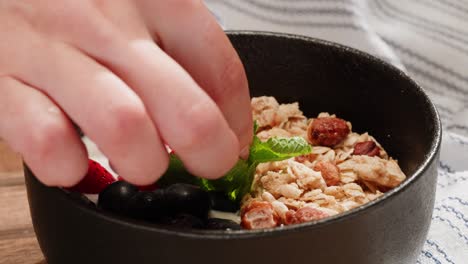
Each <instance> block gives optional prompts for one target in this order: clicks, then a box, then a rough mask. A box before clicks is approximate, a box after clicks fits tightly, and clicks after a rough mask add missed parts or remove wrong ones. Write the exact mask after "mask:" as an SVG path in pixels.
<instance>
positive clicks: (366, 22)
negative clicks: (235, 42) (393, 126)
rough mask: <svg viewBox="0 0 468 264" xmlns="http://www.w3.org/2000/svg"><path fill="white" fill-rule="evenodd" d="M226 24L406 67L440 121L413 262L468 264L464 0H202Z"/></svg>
mask: <svg viewBox="0 0 468 264" xmlns="http://www.w3.org/2000/svg"><path fill="white" fill-rule="evenodd" d="M206 3H207V5H208V7H209V8H210V9H211V10H212V11H213V12H214V13H215V14H216V15H217V16H218V18H219V19H220V20H221V23H222V24H223V25H224V27H225V28H226V29H249V30H267V31H277V32H286V33H295V34H301V35H308V36H313V37H317V38H322V39H327V40H331V41H335V42H338V43H342V44H345V45H348V46H352V47H354V48H357V49H360V50H363V51H366V52H369V53H372V54H374V55H376V56H378V57H380V58H383V59H384V60H387V61H389V62H391V63H393V64H394V65H396V66H398V67H400V68H401V69H404V70H405V71H406V72H407V73H408V74H409V75H410V76H412V77H413V78H414V79H415V80H416V81H417V82H419V84H421V85H422V86H423V87H424V89H425V90H426V91H427V93H428V94H429V95H430V96H431V98H432V99H433V101H434V103H435V104H436V106H437V108H438V110H439V113H440V115H441V117H442V120H443V121H442V122H443V126H444V136H443V145H442V153H441V162H440V166H439V181H438V189H437V198H436V205H435V209H434V214H433V222H432V226H431V230H430V232H429V236H428V238H427V241H426V244H425V245H424V248H423V250H422V252H421V255H420V257H419V259H418V261H417V263H422V264H426V263H452V264H453V263H457V264H458V263H459V264H466V263H468V0H206Z"/></svg>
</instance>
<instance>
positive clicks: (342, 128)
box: [307, 117, 350, 147]
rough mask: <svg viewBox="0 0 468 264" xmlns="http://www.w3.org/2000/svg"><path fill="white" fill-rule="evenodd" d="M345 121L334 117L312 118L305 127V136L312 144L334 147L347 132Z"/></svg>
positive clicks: (348, 130)
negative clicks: (306, 127)
mask: <svg viewBox="0 0 468 264" xmlns="http://www.w3.org/2000/svg"><path fill="white" fill-rule="evenodd" d="M349 132H350V129H349V127H348V124H346V121H345V120H343V119H340V118H336V117H319V118H316V119H314V120H313V121H312V122H311V123H310V124H309V127H308V129H307V137H308V139H309V142H310V143H311V144H312V145H317V146H327V147H334V146H336V145H338V144H339V143H341V141H343V140H344V139H345V138H346V136H347V135H348V134H349Z"/></svg>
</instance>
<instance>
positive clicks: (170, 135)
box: [0, 0, 253, 187]
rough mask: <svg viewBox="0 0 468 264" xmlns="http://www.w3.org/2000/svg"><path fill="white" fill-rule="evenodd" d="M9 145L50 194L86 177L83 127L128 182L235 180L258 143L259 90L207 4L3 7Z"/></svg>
mask: <svg viewBox="0 0 468 264" xmlns="http://www.w3.org/2000/svg"><path fill="white" fill-rule="evenodd" d="M0 36H1V39H2V41H0V137H2V138H3V139H5V140H6V141H7V142H8V143H9V144H10V145H11V146H12V147H13V148H14V149H15V150H16V151H18V152H20V153H21V154H22V155H23V157H24V160H25V162H26V163H27V164H28V166H29V167H30V168H31V169H32V170H33V172H34V173H35V174H36V176H37V177H38V178H39V179H40V180H41V181H42V182H44V183H45V184H47V185H54V186H64V187H68V186H72V185H74V184H76V183H77V182H78V181H80V180H81V178H82V177H83V176H84V175H85V173H86V171H87V165H88V162H87V153H86V149H85V146H84V145H83V143H82V142H81V140H80V138H79V136H78V134H77V133H76V132H75V130H74V128H73V125H72V122H71V120H73V121H74V122H75V123H76V124H78V125H79V126H80V127H81V129H82V130H83V131H84V133H85V134H86V135H87V136H88V137H89V138H91V139H92V140H93V141H94V142H95V143H96V144H97V145H98V146H99V148H100V150H101V151H102V152H103V153H104V154H105V155H106V156H107V157H108V158H109V160H110V161H111V162H112V165H113V168H114V169H116V171H117V172H118V173H119V175H121V176H122V177H123V178H125V179H126V180H128V181H130V182H132V183H134V184H139V185H145V184H148V183H151V182H154V181H155V180H156V179H157V178H158V177H159V176H161V175H162V173H164V171H165V170H166V168H167V164H168V155H167V151H166V149H165V146H164V144H167V145H169V146H170V148H172V149H173V150H175V152H176V153H177V154H178V156H179V157H180V158H181V159H182V161H183V162H184V164H185V166H186V167H187V168H188V169H189V170H190V171H191V172H192V173H193V174H195V175H198V176H201V177H206V178H215V177H219V176H221V175H222V174H223V173H225V172H226V171H228V170H229V169H230V168H231V167H232V166H233V165H234V164H235V162H236V161H237V159H238V156H239V154H240V152H241V150H242V149H244V148H247V147H248V145H249V143H250V140H251V138H252V126H253V125H252V117H251V111H250V100H249V93H248V84H247V80H246V77H245V72H244V69H243V67H242V64H241V62H240V60H239V58H238V56H237V54H236V52H235V50H234V49H233V47H232V46H231V44H230V43H229V40H228V38H227V37H226V35H225V34H224V32H223V31H222V29H221V28H220V27H219V26H218V24H217V22H216V20H215V19H214V17H213V16H212V15H211V13H210V12H209V10H208V9H207V8H206V7H205V6H204V4H203V1H201V0H112V1H111V0H81V1H75V0H62V1H54V0H2V1H0Z"/></svg>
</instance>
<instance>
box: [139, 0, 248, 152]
mask: <svg viewBox="0 0 468 264" xmlns="http://www.w3.org/2000/svg"><path fill="white" fill-rule="evenodd" d="M141 2H142V3H143V5H142V7H141V8H142V11H141V12H142V14H144V15H145V14H146V15H147V17H146V21H147V23H148V24H149V27H150V29H151V30H152V32H153V33H154V34H155V35H156V38H157V39H158V40H159V41H160V43H161V44H162V47H163V49H164V51H165V52H167V53H168V54H169V55H170V56H171V57H172V58H174V59H175V60H176V61H177V62H178V63H179V64H181V65H182V66H183V67H184V68H185V69H186V70H187V71H188V72H189V73H190V74H191V75H192V77H193V78H194V79H195V80H196V81H197V83H198V84H199V85H200V86H201V87H202V88H203V89H204V90H205V91H206V92H207V93H208V94H209V95H210V96H211V98H212V99H213V100H214V101H215V102H216V103H217V104H218V106H219V107H220V109H221V111H222V112H223V114H224V116H225V118H226V119H227V121H228V123H229V125H230V127H231V128H232V130H233V131H234V132H235V133H236V135H237V137H238V139H239V141H240V147H241V148H244V147H246V146H248V145H249V144H250V142H251V140H252V136H253V135H252V134H253V132H252V127H253V123H252V114H251V109H250V98H249V91H248V83H247V78H246V75H245V72H244V68H243V65H242V63H241V61H240V59H239V57H238V55H237V53H236V51H235V50H234V48H233V47H232V45H231V43H230V41H229V40H228V38H227V36H226V35H225V33H224V32H223V30H222V29H221V27H220V26H219V25H218V23H217V22H216V20H215V18H214V17H213V16H212V15H211V13H210V11H209V10H208V9H207V8H206V7H205V6H204V4H203V1H197V0H174V1H151V0H146V1H141Z"/></svg>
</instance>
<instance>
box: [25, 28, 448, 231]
mask: <svg viewBox="0 0 468 264" xmlns="http://www.w3.org/2000/svg"><path fill="white" fill-rule="evenodd" d="M226 33H227V34H228V35H230V36H264V37H274V38H285V39H292V40H301V41H306V42H313V43H315V44H319V45H322V46H326V47H331V48H333V49H334V50H342V51H345V52H348V53H352V54H353V55H354V56H358V57H362V58H364V59H366V60H369V61H371V62H373V63H376V64H379V65H383V66H384V67H385V68H387V70H391V71H392V72H393V73H395V74H398V75H400V77H401V78H403V79H404V80H406V81H408V82H409V83H410V84H411V85H412V86H413V87H414V89H416V91H417V92H418V93H419V94H420V95H421V96H423V98H424V99H425V100H426V102H427V103H428V105H429V109H428V110H429V111H430V112H431V117H432V121H433V122H434V125H435V131H434V133H433V140H432V142H431V146H430V150H429V152H428V153H427V155H426V157H425V159H424V161H423V162H422V163H421V164H420V165H419V166H418V168H417V169H416V171H415V172H414V173H413V174H412V175H410V176H409V177H407V179H406V180H405V181H404V182H403V183H401V184H400V185H399V186H398V187H396V188H394V189H392V190H391V191H388V192H386V193H385V194H384V195H382V196H381V197H379V198H378V199H376V200H373V201H370V202H368V203H366V204H364V205H361V206H359V207H357V208H354V209H352V210H349V211H346V212H343V213H340V214H337V215H335V216H331V217H327V218H325V219H322V220H317V221H311V222H307V223H302V224H297V225H291V226H282V227H275V228H269V229H261V230H235V231H217V230H183V231H181V230H175V229H168V228H164V227H159V226H157V225H155V224H151V223H145V222H142V221H137V220H134V219H129V218H126V217H120V216H116V215H114V214H111V213H108V212H105V211H101V210H97V209H93V208H89V207H88V206H86V205H85V204H82V203H80V202H78V201H76V200H73V199H72V198H71V197H70V196H69V195H68V194H67V193H66V192H65V191H63V190H62V189H60V188H57V187H47V188H49V189H50V190H51V191H52V192H55V193H54V194H56V195H58V196H59V197H61V198H64V199H68V200H70V201H71V206H74V207H75V208H76V209H77V210H81V211H83V213H86V214H91V215H94V216H95V217H97V218H101V220H103V221H109V222H113V223H115V224H118V225H123V226H127V227H129V228H132V229H141V230H142V231H147V232H156V233H160V234H162V235H171V236H177V237H183V238H191V239H213V240H225V239H248V238H252V237H256V238H258V237H267V236H278V235H282V234H286V233H292V232H301V231H304V230H306V229H307V230H310V229H316V228H321V227H323V226H326V225H331V224H334V223H337V222H341V221H345V220H347V219H350V218H353V217H356V216H358V215H361V214H362V213H364V212H365V211H366V210H368V209H371V208H376V207H377V206H379V205H383V204H385V203H388V202H390V201H391V200H392V199H393V198H394V197H396V195H397V194H399V193H401V192H403V191H404V190H406V189H407V188H408V187H409V186H410V185H411V184H412V183H413V182H415V181H416V180H418V179H419V178H420V177H422V175H423V174H424V173H425V172H426V171H427V170H428V168H429V165H430V164H431V163H432V162H433V161H434V160H435V159H436V158H437V157H438V153H439V150H440V146H441V140H442V125H441V120H440V116H439V113H438V111H437V108H436V107H435V105H434V103H433V102H432V101H431V100H430V98H429V96H428V95H427V94H426V92H425V91H424V90H423V88H422V87H421V86H420V85H419V84H418V83H416V82H415V81H414V80H413V79H412V78H410V77H409V76H408V75H407V74H406V73H405V72H403V71H402V70H400V69H398V68H397V67H395V66H393V65H391V64H390V63H388V62H386V61H384V60H382V59H380V58H377V57H375V56H373V55H371V54H368V53H366V52H363V51H360V50H357V49H355V48H352V47H349V46H345V45H342V44H338V43H335V42H331V41H327V40H322V39H317V38H314V37H308V36H303V35H296V34H289V33H279V32H269V31H252V30H227V31H226ZM25 169H26V171H27V173H29V174H30V175H31V176H33V177H34V178H35V176H34V174H33V173H32V172H31V171H30V170H29V168H28V167H27V166H26V165H25ZM35 180H37V179H35ZM39 183H40V182H39ZM40 184H42V183H40Z"/></svg>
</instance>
